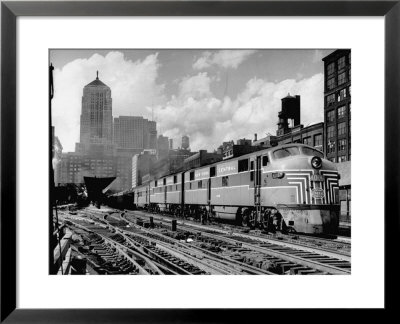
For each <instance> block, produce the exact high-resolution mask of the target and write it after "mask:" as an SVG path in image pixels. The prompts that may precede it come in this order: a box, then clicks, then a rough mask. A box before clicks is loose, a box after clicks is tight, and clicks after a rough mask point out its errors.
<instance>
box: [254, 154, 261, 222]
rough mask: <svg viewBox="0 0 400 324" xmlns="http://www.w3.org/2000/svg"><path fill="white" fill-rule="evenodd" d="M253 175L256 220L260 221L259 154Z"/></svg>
mask: <svg viewBox="0 0 400 324" xmlns="http://www.w3.org/2000/svg"><path fill="white" fill-rule="evenodd" d="M255 164H256V165H255V176H254V206H255V209H256V221H260V219H261V218H260V217H261V171H262V169H261V156H257V158H256V163H255Z"/></svg>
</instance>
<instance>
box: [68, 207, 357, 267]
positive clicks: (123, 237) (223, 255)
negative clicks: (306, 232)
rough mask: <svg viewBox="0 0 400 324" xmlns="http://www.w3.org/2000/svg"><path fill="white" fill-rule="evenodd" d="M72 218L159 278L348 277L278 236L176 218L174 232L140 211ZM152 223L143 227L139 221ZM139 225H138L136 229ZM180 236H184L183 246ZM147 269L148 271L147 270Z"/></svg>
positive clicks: (336, 263) (330, 261) (326, 258)
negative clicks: (143, 261)
mask: <svg viewBox="0 0 400 324" xmlns="http://www.w3.org/2000/svg"><path fill="white" fill-rule="evenodd" d="M70 216H73V217H74V218H75V220H78V221H81V222H82V221H84V222H86V225H85V226H86V228H87V229H88V230H90V231H93V232H96V233H98V234H99V235H100V236H101V237H102V238H103V239H105V240H109V242H111V243H110V244H113V245H114V247H118V248H120V249H121V250H122V251H123V252H125V253H127V255H128V256H135V257H138V256H140V257H142V258H147V259H148V260H147V263H148V265H147V269H149V264H153V268H152V270H153V271H154V269H158V271H159V272H161V273H162V274H350V273H351V263H350V261H349V260H344V259H345V258H346V256H343V255H342V256H341V258H340V259H338V258H336V257H334V255H335V254H334V253H332V252H329V253H332V255H326V254H329V253H328V252H327V251H325V252H324V253H325V254H321V253H317V252H316V251H315V248H311V247H304V246H302V245H299V244H292V243H290V242H288V241H287V240H286V241H285V242H281V241H280V239H279V238H277V237H274V238H273V239H271V238H267V237H265V236H264V235H254V234H250V233H240V232H239V233H237V232H233V231H232V228H228V229H221V228H214V227H213V228H210V227H209V226H204V225H200V224H198V223H196V224H193V223H189V222H184V221H180V220H178V224H179V228H178V231H177V232H173V231H171V230H170V228H171V223H170V222H171V219H165V217H164V216H159V215H153V214H146V213H143V212H139V213H137V212H134V213H132V212H121V211H115V210H88V209H86V210H82V211H80V212H79V213H78V215H67V218H71V217H70ZM151 216H153V218H154V219H156V221H157V223H156V228H155V229H151V228H145V227H146V225H147V227H148V225H149V222H146V221H144V220H143V218H145V217H151ZM138 224H139V225H138ZM182 235H183V236H185V235H186V237H188V236H190V237H191V238H193V239H191V242H190V244H188V243H187V242H186V241H184V240H182ZM150 268H151V267H150Z"/></svg>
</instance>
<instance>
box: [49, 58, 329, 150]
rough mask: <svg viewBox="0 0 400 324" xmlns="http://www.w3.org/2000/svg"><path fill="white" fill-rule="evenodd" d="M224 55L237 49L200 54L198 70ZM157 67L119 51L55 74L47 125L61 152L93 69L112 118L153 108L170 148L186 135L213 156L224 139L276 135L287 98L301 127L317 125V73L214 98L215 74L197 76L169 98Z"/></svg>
mask: <svg viewBox="0 0 400 324" xmlns="http://www.w3.org/2000/svg"><path fill="white" fill-rule="evenodd" d="M230 52H238V51H220V52H216V53H210V54H206V55H205V54H204V53H203V56H202V57H203V58H205V60H204V61H203V65H204V64H220V65H221V66H222V62H223V60H222V59H221V58H219V57H222V56H223V55H228V56H229V55H230V54H231V53H230ZM241 52H242V51H241ZM251 54H252V53H249V52H246V54H245V53H241V55H238V54H237V53H236V54H235V55H236V56H235V55H231V57H232V60H231V61H229V60H227V61H226V62H225V66H224V67H231V68H236V67H237V66H238V65H239V64H240V63H241V62H242V61H243V60H244V58H245V57H246V55H251ZM220 60H221V61H220ZM198 61H199V60H198ZM218 62H221V63H218ZM227 62H229V63H227ZM159 69H160V62H159V59H158V55H157V54H152V55H148V56H147V57H145V58H144V59H142V60H137V61H130V60H127V59H126V57H124V55H123V54H122V53H120V52H110V53H108V54H107V55H106V56H101V55H98V54H95V55H93V56H91V57H90V58H88V59H78V60H74V61H72V62H70V63H68V64H67V65H65V66H64V67H63V68H62V69H56V70H55V73H54V81H55V96H54V99H53V125H54V126H55V130H56V135H57V136H58V137H59V139H60V141H61V144H62V145H63V147H64V151H65V152H67V151H73V150H74V148H75V143H76V142H78V141H79V128H80V125H79V122H80V113H81V104H82V102H81V100H82V99H81V98H82V91H83V87H84V86H85V85H86V84H88V83H90V82H91V81H93V80H94V79H95V77H96V70H99V78H100V80H102V81H103V82H104V83H105V84H107V85H108V86H109V87H110V88H111V91H112V98H113V116H114V117H116V116H119V115H135V116H144V117H145V118H150V117H151V111H152V109H151V107H154V117H155V120H156V121H157V126H158V127H157V128H158V130H159V134H160V133H161V134H163V135H165V136H168V137H170V138H172V139H174V143H175V147H176V146H179V145H180V144H181V138H182V136H183V135H188V136H189V137H190V144H191V145H190V146H191V148H192V150H199V149H207V150H209V151H212V150H214V149H216V148H217V147H218V146H219V145H221V143H222V142H223V141H229V140H235V141H236V140H237V139H239V138H244V137H245V138H253V136H254V133H258V137H259V138H261V137H263V136H264V135H265V134H266V133H267V132H269V133H271V134H275V133H276V128H277V126H276V123H277V117H278V111H280V109H281V98H283V97H285V96H286V95H287V94H288V92H290V94H291V95H300V96H301V122H302V123H303V124H304V125H305V126H307V125H308V124H312V123H316V122H321V121H323V74H322V73H321V74H316V75H314V76H313V77H310V78H303V79H300V80H299V79H298V80H295V79H287V80H283V81H280V82H270V81H268V80H266V79H261V78H252V79H250V80H248V81H247V83H246V84H245V85H243V88H242V89H241V91H239V93H238V94H237V95H235V96H231V97H229V96H225V97H220V96H216V95H215V94H214V93H213V90H212V89H213V88H214V87H213V85H215V83H216V82H218V76H217V75H215V74H213V75H210V74H209V73H207V72H204V71H202V72H200V71H198V73H197V74H194V75H186V76H184V77H182V78H179V79H178V80H177V83H176V84H175V85H174V87H175V86H176V89H177V90H176V91H175V94H174V95H171V96H168V98H167V96H166V95H165V93H166V91H165V90H166V89H165V85H164V84H160V83H159V82H158V77H159ZM160 131H161V132H160Z"/></svg>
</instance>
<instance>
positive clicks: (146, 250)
mask: <svg viewBox="0 0 400 324" xmlns="http://www.w3.org/2000/svg"><path fill="white" fill-rule="evenodd" d="M88 216H89V217H88V218H85V217H81V216H73V217H71V216H65V215H64V217H65V218H66V220H68V226H69V227H70V229H71V230H72V231H74V232H75V233H77V232H78V231H77V229H78V230H79V231H81V232H82V231H86V232H88V233H90V234H91V235H96V237H100V238H101V240H102V242H104V241H107V243H108V244H110V245H112V246H114V248H115V247H116V248H118V249H119V250H121V251H122V253H125V254H126V256H129V257H131V256H132V255H134V256H136V257H137V256H138V255H139V260H140V261H142V262H140V263H141V264H144V263H145V262H143V261H146V262H147V263H148V264H146V266H147V269H144V268H143V269H142V268H141V270H142V271H140V274H180V275H198V274H243V273H242V272H243V271H242V269H238V270H236V269H232V266H231V265H230V266H227V265H226V266H225V265H220V264H216V262H215V261H213V260H209V259H206V258H204V256H202V258H201V259H205V260H204V261H202V260H198V259H197V258H198V257H199V255H197V256H196V257H193V256H192V255H191V253H188V251H177V250H176V249H175V247H174V245H175V244H176V243H175V242H174V243H172V244H170V243H171V242H168V240H167V239H165V238H164V239H162V238H161V239H160V238H158V240H156V239H154V237H153V238H151V239H149V238H148V237H145V236H143V235H140V234H138V233H135V232H132V231H126V230H122V229H119V228H117V226H114V225H115V224H114V225H110V224H108V225H107V224H106V223H107V222H106V221H105V220H104V217H99V218H97V217H95V218H93V217H91V215H88ZM103 216H104V215H103ZM117 223H118V224H117V225H118V226H124V225H125V222H120V221H119V222H117ZM92 233H95V234H92ZM80 234H81V233H80ZM168 244H170V246H168ZM102 252H103V251H100V252H99V253H102ZM144 256H145V258H147V260H146V259H145V260H143V257H144ZM105 257H106V258H107V257H109V256H108V255H106V256H105ZM149 260H151V261H150V262H149ZM132 261H133V262H135V261H134V260H132ZM136 261H138V260H136ZM149 263H150V265H149ZM149 268H150V269H149ZM157 270H158V271H157ZM112 271H113V273H112V274H115V273H118V265H114V268H113V269H112ZM161 271H162V273H160V272H161ZM253 272H254V273H255V274H261V273H263V272H261V271H258V270H257V269H256V270H255V271H253ZM99 273H104V272H99ZM119 273H124V272H122V271H119ZM107 274H110V273H108V272H107Z"/></svg>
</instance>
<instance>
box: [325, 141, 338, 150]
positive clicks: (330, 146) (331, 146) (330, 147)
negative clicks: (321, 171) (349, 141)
mask: <svg viewBox="0 0 400 324" xmlns="http://www.w3.org/2000/svg"><path fill="white" fill-rule="evenodd" d="M335 144H336V143H335V141H328V145H327V148H326V153H334V152H335V150H336V147H335V146H336V145H335Z"/></svg>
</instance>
